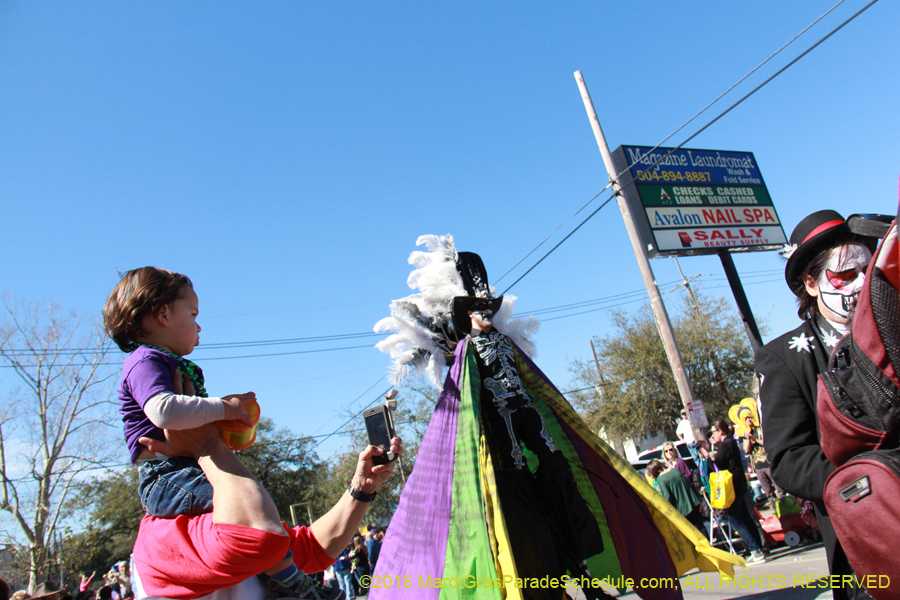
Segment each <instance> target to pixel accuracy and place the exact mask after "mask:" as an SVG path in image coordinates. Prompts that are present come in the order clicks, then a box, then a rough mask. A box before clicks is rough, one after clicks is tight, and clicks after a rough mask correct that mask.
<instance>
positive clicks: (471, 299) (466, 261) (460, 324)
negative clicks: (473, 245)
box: [453, 252, 503, 335]
mask: <svg viewBox="0 0 900 600" xmlns="http://www.w3.org/2000/svg"><path fill="white" fill-rule="evenodd" d="M457 257H458V258H457V259H456V270H457V271H458V272H459V276H460V277H461V278H462V283H463V287H464V288H466V293H467V294H468V295H467V296H457V297H456V298H454V299H453V327H454V328H455V329H456V331H458V332H459V333H460V334H463V335H464V334H467V333H469V332H470V331H472V321H471V319H470V318H469V311H470V310H472V306H473V305H474V304H475V303H476V302H480V301H482V300H489V301H490V302H491V310H492V311H493V312H494V314H497V311H498V310H500V305H501V304H503V296H500V297H498V298H494V296H493V291H492V290H491V286H490V285H488V276H487V270H486V269H485V268H484V263H483V262H482V260H481V257H480V256H478V255H477V254H475V253H474V252H459V253H458V254H457Z"/></svg>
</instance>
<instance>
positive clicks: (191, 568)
mask: <svg viewBox="0 0 900 600" xmlns="http://www.w3.org/2000/svg"><path fill="white" fill-rule="evenodd" d="M285 528H286V529H287V533H288V535H286V536H280V535H276V534H274V533H269V532H266V531H261V530H259V529H253V528H250V527H242V526H240V525H217V524H215V523H213V520H212V513H207V514H204V515H200V516H197V517H184V516H180V517H176V518H174V519H160V518H156V517H151V516H149V515H145V516H144V519H143V520H142V521H141V528H140V532H139V533H138V538H137V541H136V542H135V545H134V566H135V569H136V570H137V572H138V573H139V575H140V581H141V587H142V588H143V591H144V593H145V594H146V595H147V596H159V597H164V598H179V599H181V598H183V599H186V600H191V599H195V598H200V597H201V596H205V595H207V594H211V593H212V592H215V591H216V590H220V589H223V588H228V587H231V586H233V585H237V584H239V583H241V582H243V581H244V580H246V579H248V578H250V577H255V576H256V575H257V574H258V573H262V572H263V571H265V570H266V569H268V568H269V567H272V566H274V565H276V564H278V562H280V561H281V560H282V559H283V558H284V555H285V554H287V551H288V549H290V550H291V551H292V552H293V553H294V562H295V563H296V565H297V567H298V568H299V569H300V570H302V571H304V572H306V573H316V572H318V571H324V570H325V569H326V568H327V567H328V566H330V565H331V564H332V563H334V559H333V558H331V557H329V556H328V555H327V554H325V551H324V550H322V546H321V545H319V542H318V540H316V538H315V536H313V533H312V531H311V530H310V529H309V528H307V527H295V528H288V527H287V526H286V525H285Z"/></svg>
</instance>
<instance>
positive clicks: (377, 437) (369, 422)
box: [366, 413, 391, 450]
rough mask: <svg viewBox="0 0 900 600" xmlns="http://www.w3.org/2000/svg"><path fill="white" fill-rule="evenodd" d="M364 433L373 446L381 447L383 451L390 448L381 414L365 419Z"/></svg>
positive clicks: (388, 435) (389, 439) (388, 434)
mask: <svg viewBox="0 0 900 600" xmlns="http://www.w3.org/2000/svg"><path fill="white" fill-rule="evenodd" d="M366 431H368V433H369V441H370V442H371V443H372V445H373V446H381V447H382V448H384V449H385V450H387V449H389V448H390V447H391V436H390V433H389V432H388V428H387V420H386V419H385V418H384V414H383V413H378V414H375V415H371V416H369V417H367V418H366Z"/></svg>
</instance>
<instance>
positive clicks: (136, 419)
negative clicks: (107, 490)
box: [103, 267, 318, 598]
mask: <svg viewBox="0 0 900 600" xmlns="http://www.w3.org/2000/svg"><path fill="white" fill-rule="evenodd" d="M198 312H199V299H198V297H197V294H196V292H194V287H193V284H192V282H191V280H190V279H188V277H186V276H185V275H182V274H180V273H173V272H172V271H168V270H165V269H158V268H156V267H143V268H140V269H134V270H131V271H128V272H127V273H125V275H123V276H122V279H121V280H120V281H119V283H118V284H117V285H116V287H115V288H114V289H113V291H112V293H111V294H110V296H109V298H108V299H107V301H106V305H105V306H104V307H103V321H104V327H105V328H106V331H107V333H108V334H109V336H110V337H111V338H112V339H113V340H114V341H115V343H116V345H118V346H119V348H120V349H121V350H122V351H124V352H129V355H128V356H127V357H126V358H125V362H124V365H123V369H122V380H121V385H120V386H119V400H120V402H121V407H120V412H121V413H122V417H123V420H124V421H125V438H126V441H127V442H128V447H129V450H130V453H131V461H132V463H133V464H135V465H138V466H139V468H140V485H139V488H138V489H139V492H140V495H141V504H142V505H143V507H144V510H145V511H146V512H147V513H148V514H150V515H152V516H154V517H163V518H174V517H177V516H179V515H184V516H193V515H195V514H199V513H206V512H210V511H212V498H213V494H214V491H213V489H212V487H211V486H210V484H209V481H208V480H207V479H206V477H204V475H203V471H202V469H200V467H199V466H198V465H197V462H196V461H195V460H193V459H192V458H189V457H178V456H162V457H160V456H158V455H156V454H154V453H153V452H150V450H149V449H148V448H147V447H146V446H145V445H143V444H141V443H140V442H139V441H138V439H139V438H141V437H150V438H154V439H156V440H161V439H162V430H163V429H164V428H166V429H188V428H191V427H197V426H200V425H204V424H207V423H214V422H216V421H222V420H236V421H239V422H242V423H244V425H246V426H252V425H253V422H252V421H251V420H250V416H249V414H248V412H247V409H246V408H245V406H244V403H245V402H250V401H253V400H255V398H256V396H255V394H253V393H252V392H251V393H248V394H234V395H229V396H224V397H222V398H211V397H209V395H208V394H207V393H206V389H205V387H204V384H205V381H204V378H203V372H202V371H201V370H200V368H199V367H198V366H197V365H196V364H194V363H193V362H191V361H189V360H187V359H186V358H184V357H185V356H186V355H188V354H190V353H191V352H193V351H194V348H195V347H196V346H197V345H198V344H199V343H200V326H199V325H198V324H197V314H198ZM183 392H186V393H183ZM257 509H258V510H260V511H262V510H263V509H262V507H257ZM275 516H276V519H274V520H273V521H272V522H271V523H269V524H268V526H269V529H270V530H272V531H277V530H279V529H282V527H281V520H280V519H277V515H275ZM117 569H126V570H127V567H126V566H125V565H124V563H123V564H122V565H121V566H119V565H116V566H115V567H114V568H113V570H112V572H111V573H110V574H109V575H110V576H111V577H112V578H111V579H110V578H108V581H107V583H108V584H109V585H111V586H113V587H114V588H116V591H117V592H119V593H121V591H122V589H127V588H128V587H129V584H128V576H127V573H126V572H124V571H119V570H117ZM260 577H261V578H263V580H264V581H266V584H267V585H268V586H270V587H271V588H273V589H275V590H277V592H278V593H279V594H281V595H282V596H283V597H285V598H291V597H294V598H300V597H302V596H303V595H304V594H305V593H306V590H307V589H308V588H310V587H315V586H316V585H317V583H318V582H316V581H315V580H314V579H313V578H311V577H308V576H306V575H305V574H304V573H302V572H301V571H300V570H299V569H297V566H296V565H295V564H294V561H293V560H292V556H291V555H290V554H288V555H286V556H282V557H275V559H274V560H273V561H272V564H271V565H269V566H267V567H266V568H265V569H263V570H262V571H261V573H260Z"/></svg>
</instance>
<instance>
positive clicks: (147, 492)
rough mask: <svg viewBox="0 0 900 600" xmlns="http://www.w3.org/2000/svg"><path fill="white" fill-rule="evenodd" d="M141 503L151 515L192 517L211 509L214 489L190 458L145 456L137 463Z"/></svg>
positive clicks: (195, 462)
mask: <svg viewBox="0 0 900 600" xmlns="http://www.w3.org/2000/svg"><path fill="white" fill-rule="evenodd" d="M138 493H139V494H140V497H141V506H143V507H144V510H145V511H146V512H147V514H149V515H151V516H154V517H163V518H174V517H177V516H179V515H183V516H185V517H193V516H196V515H202V514H203V513H208V512H210V511H212V505H213V504H212V498H213V489H212V486H211V485H210V484H209V480H207V479H206V475H205V474H204V473H203V470H202V469H201V468H200V465H198V464H197V461H196V460H194V459H193V458H187V457H183V456H176V457H173V458H168V459H165V460H148V461H146V462H144V463H143V464H141V467H140V484H139V485H138Z"/></svg>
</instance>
